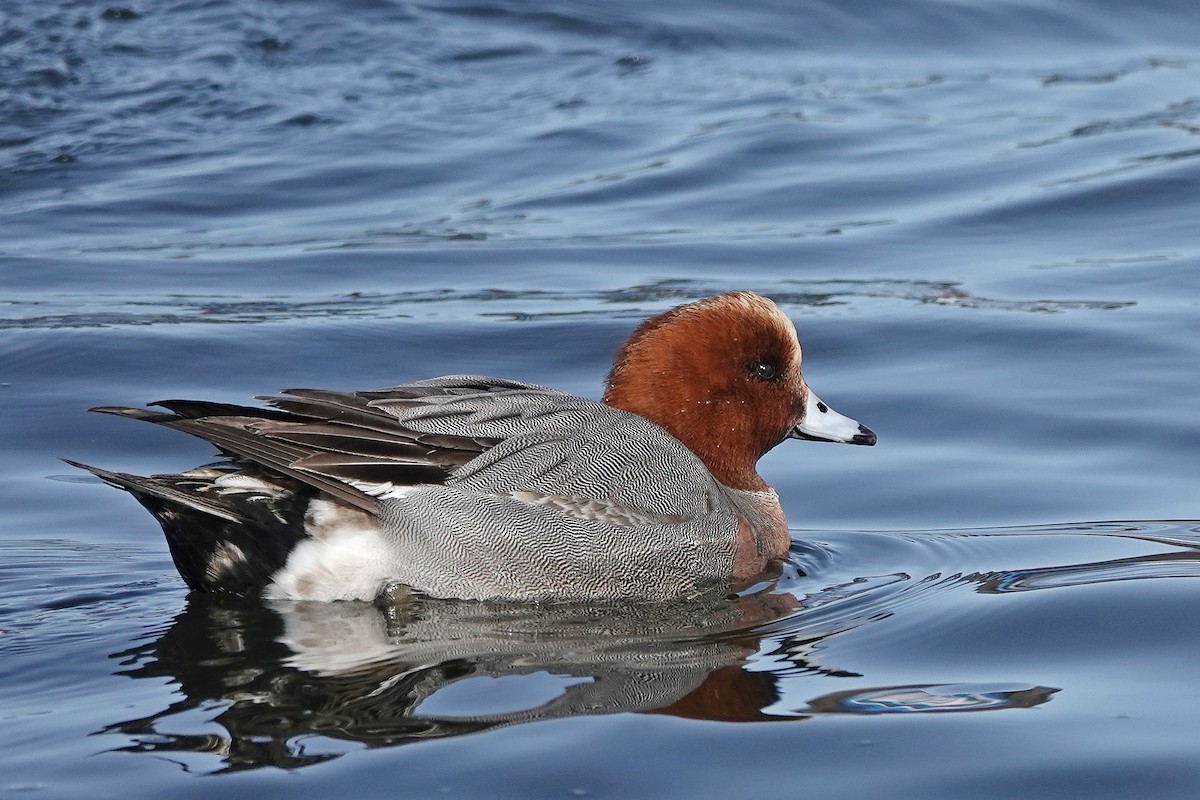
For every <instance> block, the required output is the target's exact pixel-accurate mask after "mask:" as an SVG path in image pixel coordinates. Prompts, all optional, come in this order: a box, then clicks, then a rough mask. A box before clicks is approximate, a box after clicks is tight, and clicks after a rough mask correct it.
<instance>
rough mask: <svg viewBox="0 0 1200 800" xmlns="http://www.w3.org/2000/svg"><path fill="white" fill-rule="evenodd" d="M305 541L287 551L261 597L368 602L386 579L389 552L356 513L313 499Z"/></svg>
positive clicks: (368, 519) (367, 518) (366, 518)
mask: <svg viewBox="0 0 1200 800" xmlns="http://www.w3.org/2000/svg"><path fill="white" fill-rule="evenodd" d="M304 523H305V532H306V533H308V535H309V537H310V538H308V539H305V540H304V541H302V542H301V543H300V544H298V545H296V547H295V548H293V550H292V552H291V553H290V554H288V559H287V562H286V563H285V564H284V565H283V567H282V568H280V569H279V571H278V572H276V573H275V575H274V577H273V578H272V580H271V584H270V585H269V586H268V587H267V590H266V592H265V593H264V594H265V596H266V597H268V598H272V599H288V600H372V599H374V597H375V595H376V594H377V593H378V591H379V587H380V586H381V585H382V584H383V583H384V582H385V581H386V580H387V577H388V575H387V573H388V570H387V566H386V565H387V564H388V562H389V554H388V551H387V548H386V546H385V545H384V543H383V540H382V539H380V538H379V526H378V525H377V524H376V522H375V519H374V518H373V517H372V516H371V515H369V514H367V513H365V512H362V511H359V510H358V509H354V508H349V507H348V506H344V505H341V504H339V503H335V502H332V501H330V500H313V501H312V502H311V503H310V504H309V506H308V511H307V513H306V514H305V517H304Z"/></svg>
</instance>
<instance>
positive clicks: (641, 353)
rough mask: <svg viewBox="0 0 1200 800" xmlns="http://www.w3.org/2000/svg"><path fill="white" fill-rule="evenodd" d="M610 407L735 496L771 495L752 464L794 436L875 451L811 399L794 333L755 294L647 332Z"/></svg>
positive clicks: (634, 342) (737, 295) (702, 305)
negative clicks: (661, 433) (652, 428)
mask: <svg viewBox="0 0 1200 800" xmlns="http://www.w3.org/2000/svg"><path fill="white" fill-rule="evenodd" d="M604 402H605V403H607V404H609V405H610V406H613V407H615V408H620V409H623V410H625V411H629V412H632V413H634V414H638V415H640V416H643V417H645V418H646V419H648V420H650V421H651V422H655V423H657V424H658V425H661V426H662V427H664V428H666V429H667V430H668V431H670V432H671V434H672V435H674V436H675V437H676V438H677V439H679V440H680V441H681V442H683V443H684V444H685V445H687V446H688V447H689V448H690V449H691V450H692V452H693V453H695V454H696V455H697V456H699V458H700V459H701V460H702V461H703V462H704V463H705V465H706V466H707V467H708V469H709V471H710V472H711V473H712V474H713V476H714V477H716V479H717V480H719V481H721V482H722V483H724V484H725V485H726V486H730V487H732V488H735V489H749V490H764V489H767V488H768V486H767V484H766V483H765V482H764V481H763V479H762V478H761V477H759V475H758V472H757V471H756V470H755V464H756V463H757V461H758V459H759V458H760V457H761V456H762V455H763V454H764V453H766V452H767V451H768V450H770V449H771V448H772V447H774V446H775V445H777V444H779V442H781V441H783V440H784V439H786V438H787V437H789V436H794V437H797V438H820V439H828V440H832V441H844V442H851V443H855V444H874V441H875V435H874V434H872V433H871V432H870V431H868V430H867V429H866V428H863V427H862V426H860V425H858V423H856V422H853V421H852V420H848V419H846V418H845V417H842V416H841V415H839V414H837V413H836V412H833V411H832V410H830V409H829V408H828V407H827V406H825V404H824V403H821V402H820V401H819V400H817V398H816V396H815V395H813V394H812V393H811V392H809V390H808V387H807V386H806V385H805V383H804V377H803V376H802V375H801V373H800V343H799V342H798V341H797V339H796V329H795V327H794V326H793V325H792V322H791V320H790V319H788V317H787V315H786V314H784V313H783V312H782V311H781V310H780V309H779V307H778V306H777V305H775V304H774V303H773V302H771V301H770V300H768V299H767V298H765V297H762V296H761V295H757V294H754V293H753V292H730V293H727V294H719V295H716V296H715V297H709V298H707V299H704V300H700V301H698V302H695V303H689V304H688V305H684V306H679V307H678V308H673V309H671V310H670V311H667V312H665V313H663V314H659V315H658V316H656V317H651V318H650V319H648V320H646V321H645V322H643V323H642V324H641V325H639V326H638V327H637V329H636V330H635V331H634V332H633V334H632V335H631V336H630V337H629V339H628V340H627V341H626V342H625V344H624V345H622V346H621V349H620V350H619V351H618V352H617V357H616V360H615V362H614V363H613V368H612V371H611V372H609V375H608V388H607V390H606V391H605V393H604ZM818 418H820V419H818Z"/></svg>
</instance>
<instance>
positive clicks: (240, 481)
mask: <svg viewBox="0 0 1200 800" xmlns="http://www.w3.org/2000/svg"><path fill="white" fill-rule="evenodd" d="M800 367H801V351H800V344H799V342H798V340H797V338H796V329H795V327H794V326H793V325H792V322H791V320H790V319H788V317H787V315H786V314H784V313H783V311H782V310H780V308H779V307H778V306H777V305H776V304H775V303H773V302H772V301H771V300H769V299H767V298H765V297H762V296H761V295H758V294H754V293H752V292H730V293H726V294H719V295H716V296H714V297H709V298H707V299H703V300H699V301H697V302H693V303H689V304H686V305H682V306H678V307H676V308H673V309H671V310H669V311H666V312H664V313H661V314H658V315H657V316H653V317H651V318H649V319H647V320H645V321H644V322H642V323H641V324H640V325H639V326H638V327H637V328H636V329H635V330H634V331H633V333H632V335H631V336H630V337H629V339H628V340H627V341H625V343H624V344H623V345H621V347H620V349H619V350H618V352H617V354H616V358H615V361H614V363H613V366H612V369H611V371H610V372H609V374H608V378H607V384H606V389H605V392H604V396H603V400H602V401H599V402H598V401H595V400H589V399H585V398H582V397H576V396H573V395H571V394H567V393H564V392H561V391H557V390H555V389H550V388H547V387H544V386H537V385H534V384H529V383H522V382H519V381H513V380H504V379H498V378H488V377H482V376H473V375H455V376H446V377H440V378H433V379H429V380H420V381H416V382H413V383H408V384H404V385H401V386H396V387H393V388H390V389H382V390H375V391H357V392H337V391H327V390H316V389H289V390H287V391H284V392H283V393H281V395H280V396H274V397H260V398H257V399H259V400H262V401H265V402H266V403H267V404H268V406H269V407H252V406H241V405H232V404H226V403H213V402H205V401H195V400H165V401H161V402H158V403H154V404H152V405H154V406H157V407H160V408H162V409H165V410H164V411H150V410H145V409H137V408H125V407H113V406H105V407H98V408H94V409H91V410H93V411H98V412H102V413H106V414H115V415H118V416H123V417H129V418H132V419H138V420H144V421H147V422H152V423H155V424H158V425H164V426H166V427H169V428H174V429H177V430H181V431H184V432H186V433H190V434H192V435H195V436H198V437H200V438H202V439H206V440H207V441H209V442H211V443H212V444H214V445H216V447H217V448H218V449H219V450H220V452H221V454H222V455H223V456H224V460H223V461H222V462H219V463H216V464H212V465H208V466H205V467H201V468H198V469H194V470H190V471H188V472H183V473H180V474H173V475H154V476H151V477H140V476H137V475H130V474H127V473H120V472H112V471H109V470H105V469H100V468H97V467H91V466H87V465H84V464H78V463H76V462H68V463H71V464H73V465H74V466H78V467H81V468H83V469H87V470H89V471H91V472H92V473H94V474H95V475H97V476H99V477H100V478H102V479H103V480H104V481H106V482H108V483H110V484H112V485H114V486H117V487H119V488H121V489H124V490H126V491H128V492H129V493H130V494H132V495H133V496H134V497H135V498H136V499H137V500H138V501H139V502H140V503H141V504H142V505H143V506H145V507H146V508H147V509H148V510H149V511H150V513H151V514H153V515H154V516H155V517H156V518H157V520H158V521H159V523H160V525H161V526H162V529H163V532H164V534H165V535H166V539H167V543H168V546H169V548H170V551H171V556H172V558H173V560H174V562H175V565H176V567H177V568H178V570H179V573H180V575H181V576H182V577H183V580H184V581H185V582H186V583H187V585H188V587H190V588H191V589H193V590H199V591H217V592H232V593H236V594H243V595H249V594H262V595H263V596H265V597H268V598H286V599H296V600H323V601H332V600H375V599H377V598H379V597H380V596H386V595H387V593H389V592H392V591H394V590H395V588H396V587H403V588H404V589H406V590H409V589H411V590H415V591H417V592H420V593H423V594H425V595H429V596H433V597H444V598H460V599H509V600H528V601H555V600H612V599H649V600H667V599H670V598H672V597H682V596H690V595H694V594H696V593H699V592H705V591H709V590H712V591H730V590H736V589H737V588H739V587H744V586H746V585H749V584H750V583H752V582H753V581H754V580H755V578H756V577H757V576H760V575H761V574H762V573H763V571H764V570H765V569H766V568H767V567H768V566H769V565H770V564H772V563H776V562H777V560H778V559H781V558H782V557H783V556H784V555H785V553H786V552H787V549H788V547H789V544H790V538H789V534H788V528H787V523H786V521H785V519H784V515H783V510H782V508H781V507H780V504H779V498H778V496H777V495H776V493H775V492H774V490H772V489H771V487H770V486H768V485H767V483H766V482H765V481H764V480H763V479H762V478H761V477H760V476H759V474H758V472H757V469H756V463H757V461H758V460H759V458H760V457H761V456H762V455H763V454H764V453H766V452H767V451H768V450H770V449H771V448H773V447H774V446H775V445H777V444H779V443H780V442H782V441H783V440H784V439H788V438H795V439H812V440H819V441H832V442H844V443H849V444H860V445H873V444H875V441H876V437H875V434H874V433H872V432H871V431H870V430H868V429H867V428H865V427H863V426H862V425H860V424H858V423H857V422H855V421H854V420H852V419H849V418H847V417H844V416H842V415H840V414H838V413H837V412H835V411H833V410H832V409H831V408H830V407H829V406H827V405H826V404H825V403H823V402H822V401H821V400H820V399H819V398H818V397H817V396H816V395H815V394H814V393H813V392H812V391H811V390H810V389H809V388H808V386H807V385H806V384H805V381H804V377H803V375H802V373H801V369H800Z"/></svg>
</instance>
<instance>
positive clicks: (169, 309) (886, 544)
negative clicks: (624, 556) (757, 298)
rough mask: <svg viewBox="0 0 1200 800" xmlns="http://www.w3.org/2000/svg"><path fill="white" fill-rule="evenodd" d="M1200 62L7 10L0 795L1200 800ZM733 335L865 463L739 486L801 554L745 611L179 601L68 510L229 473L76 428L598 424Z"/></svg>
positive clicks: (798, 465) (1115, 34)
mask: <svg viewBox="0 0 1200 800" xmlns="http://www.w3.org/2000/svg"><path fill="white" fill-rule="evenodd" d="M1197 31H1200V11H1198V10H1197V8H1196V7H1194V4H1190V3H1187V2H1183V0H1155V2H1150V3H1138V4H1125V3H1116V2H1104V1H1103V0H1091V1H1090V2H1084V1H1083V0H1079V1H1071V0H1058V1H1055V0H1049V1H1048V2H1039V3H1015V2H988V3H984V2H973V1H972V0H963V1H962V2H911V1H909V2H895V3H867V2H836V3H834V2H800V3H767V2H762V3H739V4H736V5H731V4H722V3H706V2H691V3H678V4H676V3H670V2H668V3H657V4H645V3H621V2H613V3H604V4H576V3H538V2H511V3H510V2H494V3H488V2H484V3H455V2H433V3H424V4H420V5H417V4H405V3H399V2H385V1H384V0H354V1H353V2H330V1H329V0H312V1H311V2H286V3H285V2H257V3H249V4H247V3H233V2H228V0H187V1H186V2H185V1H184V0H165V1H164V2H155V3H148V2H147V3H137V4H132V3H131V4H107V5H106V4H103V3H100V4H97V3H92V2H83V1H82V0H80V1H79V2H67V1H65V0H64V1H62V2H33V0H11V2H7V3H6V4H5V5H4V6H3V8H2V9H0V399H2V400H3V401H4V402H3V408H4V413H3V415H0V448H2V451H3V453H4V458H3V460H0V477H2V479H0V792H3V793H5V794H14V795H16V794H20V795H31V796H35V797H56V798H57V797H64V798H65V797H79V796H83V795H86V796H95V795H119V796H123V797H142V796H145V797H168V796H169V797H190V796H197V797H199V796H204V797H209V796H213V795H214V794H219V795H221V796H253V797H262V796H264V795H273V794H277V793H280V792H283V791H287V792H291V793H295V792H297V791H299V792H301V793H311V794H317V793H319V794H320V795H321V796H323V797H356V798H357V797H363V796H375V795H382V794H384V793H386V794H387V795H388V796H396V795H400V796H412V797H434V796H436V797H442V796H462V797H481V796H499V797H546V798H550V797H563V796H583V797H663V798H671V797H679V798H689V800H690V799H691V798H696V797H732V796H742V795H747V796H762V797H773V796H780V795H783V796H790V795H794V794H798V793H799V794H804V795H813V796H823V797H847V798H858V797H867V796H888V797H901V798H908V797H912V798H922V799H923V800H924V799H925V798H943V797H944V798H955V800H960V799H961V798H993V797H994V798H1000V797H1006V798H1007V797H1014V796H1029V797H1039V796H1040V797H1046V796H1053V797H1063V798H1073V797H1078V798H1089V800H1090V799H1091V798H1103V797H1111V798H1126V797H1132V796H1137V797H1154V798H1176V797H1178V798H1193V797H1195V796H1197V793H1198V792H1200V767H1198V766H1197V764H1196V758H1195V752H1196V747H1195V742H1196V741H1197V739H1198V738H1200V726H1198V724H1197V722H1196V720H1195V714H1194V713H1193V710H1194V709H1195V708H1196V707H1197V706H1198V703H1200V696H1198V691H1197V689H1196V686H1197V685H1200V681H1198V680H1197V678H1198V673H1197V666H1196V664H1197V658H1196V655H1197V646H1196V642H1197V641H1198V637H1197V634H1198V633H1200V631H1198V630H1197V629H1198V623H1197V621H1196V619H1197V615H1196V614H1195V608H1196V607H1197V601H1198V600H1200V582H1197V580H1196V578H1197V577H1198V576H1200V560H1198V556H1197V551H1198V547H1200V522H1198V521H1197V520H1200V506H1198V504H1197V494H1196V491H1197V489H1196V487H1197V486H1198V485H1200V457H1198V456H1200V425H1198V424H1197V413H1196V412H1197V402H1196V398H1197V396H1200V357H1198V355H1200V354H1198V349H1200V348H1198V345H1197V342H1200V299H1198V298H1200V278H1198V277H1197V276H1198V274H1200V270H1198V267H1200V253H1198V247H1197V243H1198V239H1197V233H1196V231H1197V224H1196V220H1197V219H1200V189H1198V187H1200V158H1198V156H1200V138H1198V134H1200V91H1198V90H1197V88H1196V87H1198V86H1200V58H1198V57H1197V56H1196V54H1195V53H1196V49H1195V42H1196V35H1197ZM734 288H744V289H754V290H757V291H760V292H763V293H765V294H768V295H770V296H771V297H773V298H775V299H776V300H777V301H778V302H779V303H780V304H781V306H782V307H783V308H784V310H785V311H786V312H787V313H788V314H789V315H790V316H791V317H792V319H794V320H795V322H796V324H797V327H798V329H799V331H800V335H801V338H802V341H803V342H804V344H805V372H806V377H807V379H808V380H809V381H810V382H811V384H812V385H813V387H814V389H815V390H816V391H817V392H818V393H819V394H820V395H821V396H822V398H824V399H826V400H828V401H829V402H830V403H831V404H832V405H833V406H834V407H835V408H837V409H838V410H839V411H842V412H844V413H846V414H849V415H851V416H853V417H855V418H856V419H859V420H861V421H862V422H864V423H865V424H867V425H868V426H870V427H871V428H872V429H874V430H876V431H877V432H878V433H879V436H880V443H879V445H878V446H877V447H875V448H869V449H868V448H838V447H835V446H832V445H820V444H815V443H797V442H789V443H785V444H784V445H782V446H781V447H780V448H778V449H777V450H776V451H774V452H772V453H771V454H769V455H768V456H767V457H766V458H765V459H764V460H763V462H762V464H761V465H760V468H761V471H762V473H763V475H764V477H766V479H767V480H768V481H769V482H771V483H772V484H773V485H774V486H775V487H776V488H777V490H778V491H779V494H780V496H781V499H782V502H783V505H784V509H785V511H786V512H787V514H788V518H789V521H790V522H791V524H792V526H793V538H794V541H795V546H794V548H793V552H792V556H791V560H790V566H789V568H788V569H787V570H785V573H784V575H783V576H782V577H780V578H779V580H778V581H777V582H775V583H770V584H764V585H762V586H759V587H756V588H755V589H753V590H751V591H748V592H746V593H745V594H744V596H741V597H738V598H730V599H726V600H720V601H712V602H698V601H697V602H681V603H679V604H678V605H667V606H654V607H637V606H635V607H629V606H625V607H621V608H612V607H603V606H601V607H575V606H571V607H557V606H556V607H534V608H530V607H513V606H499V605H487V604H482V605H481V604H453V603H430V602H423V601H413V602H411V603H407V604H404V605H399V606H396V607H392V608H387V609H379V608H376V607H374V606H369V605H357V604H340V605H334V606H305V605H267V604H263V603H259V602H234V601H230V600H221V599H217V600H213V599H206V598H201V597H189V596H187V594H186V593H185V592H184V589H183V586H182V584H181V582H180V580H179V579H178V577H177V576H176V574H175V572H174V570H173V567H172V565H171V562H170V558H169V556H168V554H167V552H166V547H165V544H164V543H163V541H162V538H161V534H160V533H159V531H158V529H157V526H156V525H155V524H154V523H153V521H152V520H151V519H150V518H149V517H148V516H147V515H146V514H145V513H144V512H143V511H142V510H141V508H139V507H138V506H137V505H136V504H135V503H133V502H132V501H131V500H130V499H129V498H128V497H126V496H124V495H122V494H121V493H118V492H115V491H113V490H111V489H109V488H107V487H104V486H101V485H100V484H98V483H97V482H95V481H92V480H91V479H90V478H89V477H87V476H84V475H81V474H72V473H71V470H70V469H69V468H68V467H67V466H65V465H63V464H61V463H60V462H59V461H57V458H58V457H59V456H67V457H71V458H74V459H78V460H82V461H86V462H89V463H96V464H101V465H104V466H108V467H112V468H114V469H121V470H127V471H131V472H139V473H150V472H163V471H176V470H179V469H183V468H187V467H190V466H194V465H196V464H198V463H202V462H204V461H207V460H209V458H210V457H211V452H210V450H209V448H207V447H206V446H204V445H202V444H200V443H198V442H195V441H188V440H186V439H187V437H181V436H178V435H176V434H173V433H171V432H170V431H165V430H156V429H154V428H152V427H151V426H136V425H132V424H130V423H128V422H126V421H123V420H118V419H113V418H104V417H99V416H97V415H88V414H86V413H85V409H86V408H88V407H89V406H93V405H101V404H106V405H107V404H130V405H137V404H140V403H144V402H147V401H151V400H157V399H161V398H165V397H193V396H194V397H202V398H208V399H214V400H225V401H234V402H244V401H246V400H247V399H248V398H249V397H252V396H253V395H256V394H263V393H270V392H275V391H277V390H278V389H281V388H283V387H287V386H328V387H333V388H344V389H351V388H369V387H378V386H385V385H391V384H395V383H398V382H400V381H402V380H407V379H413V378H420V377H426V376H430V375H436V374H443V373H451V372H474V373H479V372H482V373H490V374H496V375H502V376H507V377H514V378H520V379H523V380H529V381H534V382H538V383H545V384H550V385H555V386H559V387H561V388H564V389H567V390H571V391H575V392H579V393H582V394H586V395H590V396H596V395H597V394H598V393H599V392H600V389H601V381H602V379H603V375H604V374H605V372H606V370H607V367H608V362H609V359H610V358H611V354H612V352H613V350H614V348H615V347H616V345H617V344H618V343H619V342H620V341H621V340H622V338H623V337H624V336H626V335H627V334H628V332H629V331H630V330H631V329H632V327H633V326H634V325H635V324H636V323H637V321H638V320H640V319H642V318H644V317H645V316H646V315H647V314H650V313H653V312H655V311H659V310H662V309H665V308H667V307H669V306H671V305H674V304H676V303H679V302H684V301H687V300H691V299H695V298H698V297H702V296H704V295H707V294H710V293H713V292H717V291H722V290H726V289H734ZM780 722H787V723H793V724H788V725H780V724H776V723H780ZM287 771H291V772H294V773H295V774H290V773H289V772H287ZM297 778H300V779H301V780H302V781H303V782H302V783H301V782H298V781H297V780H296V779H297Z"/></svg>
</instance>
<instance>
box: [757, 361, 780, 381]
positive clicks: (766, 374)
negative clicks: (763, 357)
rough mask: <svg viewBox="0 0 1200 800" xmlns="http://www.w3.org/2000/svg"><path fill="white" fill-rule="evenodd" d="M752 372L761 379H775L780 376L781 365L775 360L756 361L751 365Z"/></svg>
mask: <svg viewBox="0 0 1200 800" xmlns="http://www.w3.org/2000/svg"><path fill="white" fill-rule="evenodd" d="M750 374H751V375H753V376H754V377H756V378H758V379H759V380H760V381H773V380H775V379H776V378H778V377H779V367H777V366H775V362H774V361H755V362H754V363H753V364H751V365H750Z"/></svg>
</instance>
